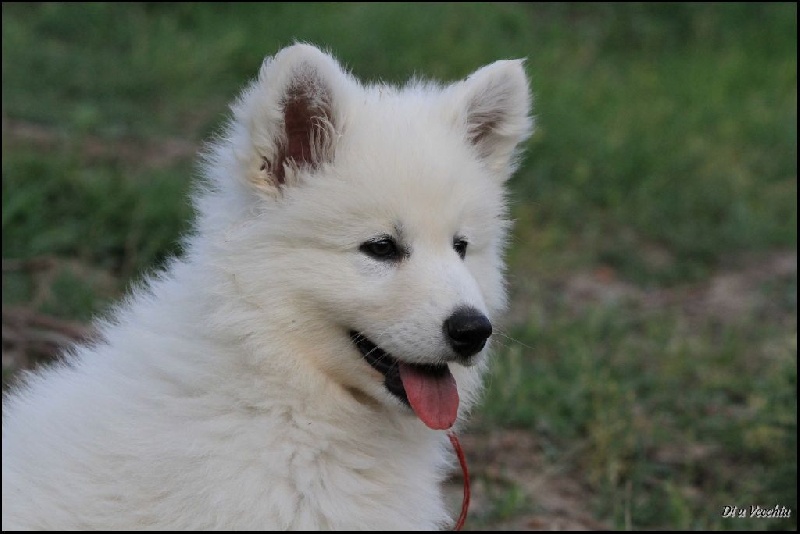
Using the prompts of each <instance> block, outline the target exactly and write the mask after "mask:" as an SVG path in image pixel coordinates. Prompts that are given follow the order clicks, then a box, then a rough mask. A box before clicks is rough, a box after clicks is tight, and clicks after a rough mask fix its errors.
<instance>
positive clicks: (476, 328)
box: [444, 308, 492, 358]
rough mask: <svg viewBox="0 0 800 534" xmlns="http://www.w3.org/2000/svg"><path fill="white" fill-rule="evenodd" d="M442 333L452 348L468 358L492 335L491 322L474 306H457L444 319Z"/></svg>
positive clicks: (479, 349)
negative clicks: (451, 313) (457, 307)
mask: <svg viewBox="0 0 800 534" xmlns="http://www.w3.org/2000/svg"><path fill="white" fill-rule="evenodd" d="M444 333H445V335H446V336H447V340H448V342H449V343H450V346H451V347H453V350H454V351H456V353H458V354H459V355H461V356H463V357H464V358H468V357H470V356H472V355H473V354H477V353H478V352H480V351H481V349H482V348H483V346H484V345H486V340H487V339H488V338H489V336H491V335H492V323H490V322H489V319H487V318H486V316H485V315H484V314H482V313H481V312H479V311H478V310H476V309H475V308H459V309H457V310H456V311H455V313H453V315H451V316H450V317H448V318H447V319H445V321H444Z"/></svg>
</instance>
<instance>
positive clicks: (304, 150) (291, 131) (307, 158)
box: [270, 87, 331, 185]
mask: <svg viewBox="0 0 800 534" xmlns="http://www.w3.org/2000/svg"><path fill="white" fill-rule="evenodd" d="M305 89H311V88H305ZM316 97H317V98H316V99H314V97H313V96H312V95H311V94H309V93H308V92H306V91H304V88H303V87H295V88H292V89H290V90H289V91H288V92H287V94H286V98H285V100H284V101H283V123H284V128H285V135H286V139H285V143H284V145H283V147H282V148H281V150H280V151H279V153H278V154H277V157H276V158H275V161H274V162H273V164H272V165H270V168H271V169H270V170H271V173H272V175H273V176H274V177H275V179H276V181H277V182H278V185H282V184H284V183H285V182H286V170H285V169H284V165H285V164H286V163H289V164H293V165H296V166H297V167H301V166H304V165H308V166H312V167H313V166H315V165H317V163H318V162H317V161H315V159H314V158H315V156H316V152H315V150H314V146H313V145H312V143H314V142H319V141H320V140H321V139H319V138H318V137H319V136H318V135H315V134H318V132H315V131H314V129H315V128H317V127H318V125H319V124H320V123H324V122H325V121H326V120H328V117H329V115H330V113H331V110H330V106H329V103H328V102H327V99H326V98H325V95H324V94H323V95H319V94H318V95H316Z"/></svg>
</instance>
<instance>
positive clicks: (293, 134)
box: [234, 44, 354, 195]
mask: <svg viewBox="0 0 800 534" xmlns="http://www.w3.org/2000/svg"><path fill="white" fill-rule="evenodd" d="M345 83H354V82H352V80H351V79H350V78H349V76H348V75H347V74H346V73H345V72H344V71H343V70H342V69H341V67H340V66H339V65H338V63H337V62H336V61H335V60H334V59H333V58H332V57H331V56H329V55H327V54H325V53H323V52H321V51H320V50H318V49H317V48H315V47H313V46H310V45H306V44H297V45H294V46H290V47H288V48H285V49H283V50H281V51H280V52H279V53H278V54H276V55H275V56H273V57H271V58H267V59H266V60H265V61H264V63H263V65H262V67H261V71H260V73H259V77H258V79H257V80H256V81H255V82H254V83H253V84H252V85H251V86H250V87H249V88H248V89H247V90H246V91H245V92H244V94H243V95H242V97H241V98H240V100H239V102H238V103H237V104H236V105H235V106H234V115H235V117H236V118H237V122H239V123H240V124H243V125H245V126H246V128H247V137H248V138H249V139H248V141H249V142H247V143H246V145H247V150H246V151H245V153H241V151H240V155H239V159H240V161H241V160H242V159H243V160H244V161H241V162H242V163H243V164H244V165H245V166H246V168H247V172H246V175H247V176H248V179H249V181H250V182H251V183H252V184H253V185H255V186H256V187H257V188H258V189H260V190H262V191H265V192H268V193H270V194H273V195H274V194H277V193H278V191H279V190H280V188H281V187H283V186H286V185H292V184H293V183H296V182H297V181H298V180H299V175H301V174H302V173H301V171H304V170H305V171H313V170H316V169H318V168H319V167H320V166H322V165H323V164H325V163H327V162H330V161H332V160H333V155H334V149H335V144H336V140H337V137H338V131H339V129H340V122H341V121H340V119H339V117H338V116H337V101H338V96H339V95H340V94H342V91H341V89H340V88H341V86H342V85H343V84H345ZM239 146H241V145H239Z"/></svg>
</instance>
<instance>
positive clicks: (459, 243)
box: [453, 237, 467, 260]
mask: <svg viewBox="0 0 800 534" xmlns="http://www.w3.org/2000/svg"><path fill="white" fill-rule="evenodd" d="M453 250H455V251H456V252H457V253H458V255H459V256H461V259H462V260H463V259H464V256H466V255H467V240H466V239H464V238H463V237H457V238H455V239H454V240H453Z"/></svg>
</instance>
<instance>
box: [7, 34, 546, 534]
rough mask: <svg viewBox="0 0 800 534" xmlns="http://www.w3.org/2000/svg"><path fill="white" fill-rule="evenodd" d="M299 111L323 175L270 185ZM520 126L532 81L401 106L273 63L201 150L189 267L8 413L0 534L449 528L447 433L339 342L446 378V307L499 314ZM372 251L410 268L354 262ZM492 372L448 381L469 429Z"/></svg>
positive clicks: (325, 67)
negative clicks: (294, 108) (441, 368)
mask: <svg viewBox="0 0 800 534" xmlns="http://www.w3.org/2000/svg"><path fill="white" fill-rule="evenodd" d="M293 91H294V92H295V93H296V92H298V91H299V92H300V93H302V95H301V97H302V99H304V100H301V102H302V106H307V107H309V108H310V109H317V107H319V109H322V110H323V112H322V113H321V116H320V117H317V118H315V119H314V121H315V122H314V129H313V132H312V138H313V142H312V146H311V148H312V149H313V150H312V152H313V155H311V156H309V161H308V162H307V163H305V164H303V163H298V162H296V161H294V162H293V161H291V160H287V161H285V162H284V165H283V167H282V170H283V171H284V176H283V179H282V180H283V183H281V181H280V180H278V179H277V178H276V176H278V173H279V172H280V171H279V170H277V167H275V166H274V165H273V166H272V167H270V166H268V165H266V164H265V162H267V161H269V162H274V161H276V157H277V156H276V155H277V154H279V153H280V151H281V150H282V147H283V146H285V143H286V138H287V137H286V135H287V134H286V132H284V122H285V121H284V115H283V114H284V106H285V105H286V102H287V100H286V98H287V94H294V93H293ZM302 106H301V107H302ZM529 106H530V102H529V95H528V86H527V81H526V78H525V75H524V71H523V68H522V62H521V61H498V62H496V63H494V64H492V65H489V66H487V67H484V68H483V69H480V70H479V71H477V72H476V73H475V74H474V75H473V76H471V77H470V78H468V79H467V80H465V81H462V82H459V83H456V84H453V85H451V86H448V87H439V86H436V85H433V84H427V83H422V82H412V83H410V84H408V85H407V86H405V87H402V88H396V87H391V86H385V85H375V86H364V85H361V84H360V83H359V82H358V81H356V80H355V79H354V78H353V77H351V76H350V75H348V74H347V73H345V72H344V71H343V70H342V69H341V67H340V66H339V65H338V64H337V62H336V61H335V60H334V59H333V58H331V57H330V56H328V55H326V54H324V53H323V52H321V51H319V50H318V49H316V48H314V47H312V46H309V45H304V44H298V45H294V46H291V47H289V48H286V49H284V50H282V51H281V52H279V53H278V54H277V55H276V56H274V57H273V58H269V59H267V60H266V61H265V62H264V65H263V67H262V69H261V72H260V75H259V77H258V79H257V80H255V81H254V82H253V83H252V84H251V85H250V86H249V87H248V88H247V89H246V90H245V91H244V92H243V94H242V96H241V98H240V99H239V100H238V101H237V103H236V104H235V105H234V107H233V110H234V117H233V120H232V121H231V124H230V126H229V128H228V130H227V132H226V135H225V136H224V137H223V138H222V139H221V140H219V141H218V142H217V143H215V144H214V145H213V146H212V147H211V148H210V150H209V152H208V154H207V166H206V167H207V168H206V181H205V183H204V185H203V186H202V187H199V188H198V192H197V194H196V195H195V205H196V208H197V212H198V217H197V221H196V224H195V231H194V232H193V234H192V235H191V236H189V237H187V239H186V244H187V246H186V250H187V251H186V253H185V255H184V257H183V258H181V259H176V260H174V261H173V262H172V263H171V265H170V266H169V267H168V268H167V269H166V270H165V271H164V272H163V273H161V274H159V275H157V276H153V277H151V278H150V279H149V280H148V281H147V282H146V284H144V285H143V286H142V287H140V288H138V289H136V290H134V291H133V292H132V294H131V296H130V297H129V298H128V299H127V300H126V301H125V302H124V303H123V304H122V305H121V306H119V308H118V309H117V310H116V312H115V313H114V314H113V316H112V318H111V319H110V320H108V321H106V322H103V323H102V324H100V325H99V329H100V331H101V334H102V339H101V341H99V342H97V343H96V344H95V345H92V346H81V347H76V348H75V349H74V350H73V351H72V352H71V354H69V355H68V356H67V357H66V358H65V359H64V361H63V362H61V363H58V364H56V365H53V366H51V367H49V368H46V369H42V370H40V371H37V372H35V373H32V374H30V375H29V376H28V377H27V379H26V380H24V382H22V383H21V384H19V385H18V386H17V387H16V388H15V390H14V391H13V392H12V393H11V394H10V395H8V396H7V397H6V398H5V399H4V402H3V438H2V439H3V445H2V451H3V465H2V478H3V508H2V523H3V529H4V530H6V529H54V530H55V529H59V530H61V529H242V530H244V529H247V530H257V529H258V530H263V529H347V530H351V529H357V530H364V529H436V528H447V527H450V526H451V525H452V519H451V517H450V515H449V513H448V510H447V509H446V507H445V504H444V502H443V499H442V494H441V491H440V483H441V481H442V480H443V478H444V477H445V476H446V474H447V472H448V470H449V469H450V468H451V466H452V453H451V451H450V450H449V443H448V440H447V438H446V436H445V433H444V432H441V431H434V430H430V429H429V428H428V427H426V426H425V425H424V424H423V423H422V422H421V421H420V420H419V419H418V418H417V417H415V416H414V414H413V413H412V412H411V410H409V409H408V408H407V407H405V406H403V405H402V404H401V403H400V402H399V401H397V400H396V399H395V397H393V396H391V395H390V394H389V393H388V392H387V391H386V389H385V388H384V386H383V383H382V377H381V376H380V375H379V374H378V373H377V372H376V371H374V370H373V369H372V368H371V367H370V366H369V365H368V364H367V363H366V362H365V361H364V360H363V358H362V357H361V355H360V353H359V352H358V351H357V350H356V349H355V347H354V345H353V344H352V342H351V341H350V339H349V337H348V334H347V332H348V329H351V328H352V329H357V330H359V331H361V332H363V333H365V334H366V335H367V336H369V337H370V338H371V339H373V340H375V341H376V342H377V343H378V344H380V345H381V346H382V347H383V348H384V349H386V350H388V351H389V352H391V353H392V354H393V355H394V356H396V357H397V358H399V359H404V360H406V361H409V362H441V361H444V359H446V358H447V357H448V355H449V352H448V348H447V344H446V343H445V340H444V336H443V333H442V322H443V320H444V319H445V318H446V317H447V316H448V314H450V313H451V312H452V311H453V309H454V308H456V307H457V306H460V305H469V306H472V307H474V308H476V309H478V310H480V311H482V312H483V313H485V314H486V315H487V316H488V317H489V318H492V319H493V318H494V317H495V316H496V315H497V313H498V312H499V311H501V310H502V308H503V306H504V304H505V291H504V286H503V266H502V250H503V246H504V240H505V237H506V232H507V227H508V222H507V220H506V207H505V199H504V191H503V185H504V182H505V180H506V179H507V178H508V176H509V175H510V173H511V172H512V171H513V169H514V164H515V160H514V155H515V153H516V148H517V146H518V144H519V143H520V142H521V141H522V140H524V139H525V138H526V137H527V136H528V135H529V133H530V129H531V121H530V119H529ZM383 234H386V235H391V236H393V237H395V238H397V239H398V240H399V241H400V242H402V243H403V244H404V245H406V246H407V247H408V248H409V250H410V254H409V255H408V257H407V258H405V259H404V260H403V261H402V262H399V263H391V262H389V263H387V262H380V261H377V260H375V259H373V258H370V257H369V256H368V255H366V254H364V253H363V252H362V251H360V250H359V246H360V245H361V244H362V243H363V242H365V241H366V240H369V239H370V238H373V237H374V236H376V235H383ZM456 234H458V235H461V236H464V237H466V238H467V240H468V243H469V245H468V251H467V254H466V258H465V259H464V260H462V259H461V258H460V257H459V256H458V254H457V253H456V252H455V251H454V250H453V248H452V243H453V242H452V239H453V236H454V235H456ZM483 352H484V353H485V352H486V350H484V351H483ZM485 362H486V358H485V356H484V355H483V354H480V355H478V357H477V359H476V361H475V362H474V363H475V364H474V365H471V366H462V365H458V364H456V363H453V364H451V365H450V367H451V369H452V372H453V374H454V376H455V378H456V382H457V385H458V390H459V394H460V397H461V405H460V409H459V421H461V420H463V418H464V417H465V416H466V414H467V412H468V411H469V409H470V407H471V406H472V405H473V403H474V402H475V400H476V396H477V394H478V393H479V389H480V382H481V373H482V371H483V369H484V368H485Z"/></svg>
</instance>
